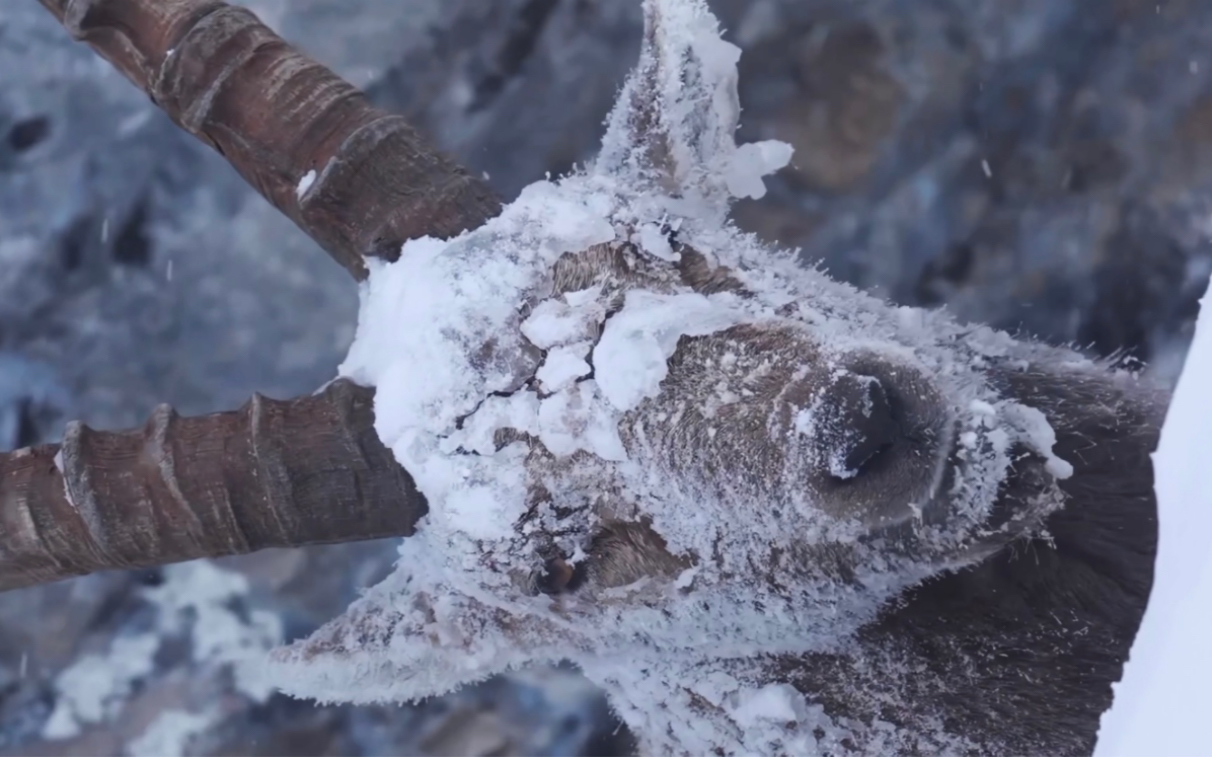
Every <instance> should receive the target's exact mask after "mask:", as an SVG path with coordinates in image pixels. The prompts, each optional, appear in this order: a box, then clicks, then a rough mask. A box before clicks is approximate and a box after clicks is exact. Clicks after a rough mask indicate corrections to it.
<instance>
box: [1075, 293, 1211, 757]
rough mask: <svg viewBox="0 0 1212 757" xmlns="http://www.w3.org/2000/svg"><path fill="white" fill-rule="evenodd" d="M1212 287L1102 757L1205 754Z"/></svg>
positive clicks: (1163, 471)
mask: <svg viewBox="0 0 1212 757" xmlns="http://www.w3.org/2000/svg"><path fill="white" fill-rule="evenodd" d="M1209 386H1212V285H1210V291H1209V294H1205V295H1204V297H1203V300H1201V308H1200V315H1199V320H1198V322H1197V324H1196V327H1195V337H1194V339H1193V340H1192V342H1191V347H1190V350H1189V351H1188V353H1187V361H1186V365H1185V366H1184V367H1183V371H1182V374H1181V376H1180V377H1179V379H1178V385H1177V387H1176V388H1175V390H1174V395H1173V397H1172V398H1171V401H1170V407H1169V409H1168V410H1167V412H1166V420H1165V423H1164V425H1163V426H1162V432H1161V439H1160V441H1159V442H1158V447H1157V452H1155V453H1154V455H1153V469H1154V475H1155V483H1154V488H1155V489H1156V491H1157V509H1158V550H1157V562H1156V564H1155V567H1154V576H1153V590H1152V592H1151V593H1150V595H1149V605H1148V608H1147V609H1146V611H1145V616H1144V619H1143V620H1142V622H1141V625H1140V630H1139V632H1138V633H1137V635H1136V641H1135V643H1133V645H1132V652H1131V654H1130V655H1129V658H1128V663H1127V664H1126V665H1125V666H1124V675H1123V678H1122V680H1120V682H1119V683H1116V684H1114V685H1113V690H1114V692H1115V699H1114V702H1113V704H1112V706H1111V709H1110V710H1108V711H1107V712H1105V713H1103V716H1102V720H1101V723H1100V728H1099V734H1098V743H1097V745H1096V747H1095V750H1094V753H1095V755H1097V756H1098V757H1115V756H1117V755H1123V756H1124V757H1131V756H1132V755H1140V754H1149V755H1157V756H1158V757H1181V756H1182V755H1191V754H1206V753H1207V752H1208V743H1209V739H1208V728H1207V715H1208V710H1209V707H1210V706H1212V697H1209V695H1208V689H1207V681H1208V680H1209V678H1210V677H1212V656H1210V655H1209V654H1208V640H1207V631H1208V628H1209V627H1212V564H1209V561H1208V556H1209V555H1212V403H1209V401H1208V387H1209Z"/></svg>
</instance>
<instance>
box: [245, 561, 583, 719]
mask: <svg viewBox="0 0 1212 757" xmlns="http://www.w3.org/2000/svg"><path fill="white" fill-rule="evenodd" d="M405 544H406V545H407V544H408V543H407V542H406V543H405ZM404 555H405V556H404V558H403V559H408V558H409V557H416V555H415V554H410V553H408V552H407V551H406V550H405V551H404ZM430 559H431V560H432V559H433V557H432V555H431V556H430ZM411 573H412V571H409V570H407V569H406V568H405V567H404V566H402V565H401V566H397V569H396V573H394V574H393V575H391V576H389V577H388V578H387V579H385V580H384V581H383V582H382V583H380V584H377V585H375V586H373V587H371V588H370V589H369V590H367V592H366V593H365V594H364V595H363V596H362V597H361V598H360V599H358V600H357V601H355V602H354V603H353V604H352V605H350V607H349V608H348V609H347V610H346V611H345V612H344V614H342V615H341V616H339V617H337V618H335V619H333V620H331V621H329V622H328V623H326V624H325V625H323V626H321V627H320V628H319V629H317V630H316V631H315V632H313V633H312V634H311V635H310V636H308V637H306V638H303V639H300V640H298V641H295V642H293V643H291V644H288V645H287V646H284V647H279V648H277V649H275V650H273V651H272V652H271V653H270V655H269V658H268V659H267V660H264V661H263V662H262V663H261V666H260V668H259V669H257V668H254V669H253V670H252V671H251V672H250V674H251V675H254V676H258V675H259V676H261V677H263V678H264V679H265V680H267V681H270V682H272V683H273V684H274V685H276V686H277V687H278V688H279V689H281V690H282V691H283V692H284V693H286V694H289V695H292V696H297V697H308V698H314V699H317V700H319V701H321V702H328V701H338V702H349V703H354V704H366V703H371V702H405V701H416V700H418V699H423V698H425V697H430V696H435V695H441V694H445V693H447V692H449V691H453V690H454V689H457V688H459V687H460V686H463V685H465V684H468V683H473V682H476V681H480V680H483V679H485V678H488V677H490V676H493V675H497V674H499V673H503V672H505V671H507V670H509V669H511V668H517V667H522V666H523V665H526V664H529V663H531V662H548V661H551V662H555V661H558V660H560V659H562V658H563V657H566V656H568V655H569V654H570V653H571V651H572V650H571V649H569V648H568V645H567V642H568V641H569V639H570V635H569V634H567V633H563V632H561V628H560V627H558V626H553V625H552V624H551V623H550V622H546V621H545V620H544V619H543V618H542V616H541V615H540V614H538V613H525V612H522V613H520V614H514V613H512V612H510V611H509V610H508V609H504V608H501V607H494V606H492V605H490V604H486V603H484V602H481V601H480V600H479V599H477V598H476V597H474V596H469V595H468V594H464V593H463V592H461V591H459V590H458V589H457V588H456V587H453V586H450V585H447V584H439V585H438V586H437V587H436V588H435V589H434V590H432V591H426V592H418V591H415V590H414V587H413V585H412V579H411ZM544 601H545V600H544V599H537V600H536V602H544Z"/></svg>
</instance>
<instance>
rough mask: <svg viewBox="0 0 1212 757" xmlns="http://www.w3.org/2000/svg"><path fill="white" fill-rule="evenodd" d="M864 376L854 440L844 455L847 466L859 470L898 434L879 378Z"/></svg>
mask: <svg viewBox="0 0 1212 757" xmlns="http://www.w3.org/2000/svg"><path fill="white" fill-rule="evenodd" d="M864 378H865V379H866V383H867V391H866V397H865V398H864V400H863V404H862V406H861V407H860V408H859V412H858V414H857V415H856V416H855V418H854V443H853V446H852V447H851V449H850V452H849V453H848V454H847V455H846V467H847V468H850V469H851V470H861V469H862V467H863V466H864V465H865V464H866V463H867V462H869V461H870V460H872V459H873V458H874V457H875V456H876V455H878V454H879V453H881V452H883V451H884V450H886V449H888V448H889V447H891V446H892V445H893V443H894V442H895V441H896V438H897V436H898V435H899V434H900V426H899V424H898V423H897V422H896V417H895V416H894V415H893V413H892V403H891V402H889V401H888V393H887V392H885V391H884V385H883V384H881V383H880V382H879V380H878V379H874V378H868V377H864Z"/></svg>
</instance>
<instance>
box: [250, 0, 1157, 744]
mask: <svg viewBox="0 0 1212 757" xmlns="http://www.w3.org/2000/svg"><path fill="white" fill-rule="evenodd" d="M644 7H645V12H646V19H647V26H646V36H645V46H644V52H643V55H642V57H641V61H640V65H639V66H638V68H637V71H636V73H635V74H634V75H633V76H632V78H631V79H630V80H629V82H628V84H627V85H626V87H625V88H624V91H623V93H622V96H621V98H620V105H619V107H618V108H616V110H615V112H614V113H613V114H612V116H611V119H610V128H609V132H608V134H607V137H606V140H605V144H604V147H603V151H602V154H601V157H600V158H599V160H598V162H597V164H596V165H595V166H594V167H593V168H592V169H590V170H587V171H585V172H582V173H578V174H575V175H573V176H570V177H566V178H565V179H562V180H561V181H559V182H554V183H553V182H539V183H537V184H535V185H533V186H531V187H528V188H527V190H526V191H524V192H523V193H522V196H521V197H520V198H519V199H518V200H517V201H516V202H515V203H513V204H511V205H510V206H508V207H507V208H505V209H504V211H503V212H502V214H501V216H500V217H498V218H497V219H494V220H493V221H491V222H489V223H488V224H486V225H485V226H484V227H482V228H480V229H477V230H474V231H472V232H469V233H467V234H464V235H463V236H461V237H459V238H457V239H454V240H451V241H449V242H443V241H439V240H433V239H423V240H415V241H413V242H410V243H408V244H407V245H405V248H404V250H403V254H402V255H401V258H400V260H399V261H398V262H397V263H393V264H390V265H384V264H378V265H372V272H371V276H370V279H369V281H368V282H367V284H366V287H365V289H364V291H363V302H362V311H361V314H360V318H359V329H358V336H357V339H356V340H355V343H354V345H353V347H352V348H351V350H350V355H349V358H348V359H347V361H346V363H345V364H344V365H343V366H342V372H343V374H344V375H346V376H349V377H351V378H353V379H355V380H357V381H360V382H363V383H366V384H369V385H372V386H375V387H376V399H375V410H376V431H377V432H378V434H379V436H380V438H381V439H382V440H383V442H384V443H385V444H386V445H388V447H389V448H390V449H391V450H392V452H393V454H394V455H395V457H396V459H397V460H399V461H400V463H401V464H402V465H403V466H404V467H405V468H406V469H407V470H408V472H409V473H410V474H411V475H412V477H413V478H414V479H415V481H416V484H417V487H418V489H419V490H420V491H421V492H422V493H424V495H425V496H426V497H427V499H428V500H429V504H430V510H429V514H428V515H427V517H426V519H425V521H424V522H423V523H422V524H421V527H420V528H419V529H418V533H417V534H416V536H414V537H411V538H409V539H407V540H405V542H404V543H403V545H402V546H401V553H400V554H401V558H400V562H399V565H398V566H397V569H396V571H395V573H394V574H393V575H392V576H391V577H389V578H388V579H387V580H386V581H384V582H383V583H382V584H380V585H378V586H376V587H374V588H372V589H371V590H370V591H368V592H367V594H366V596H364V597H363V598H362V599H361V600H359V601H358V602H357V603H355V604H354V606H352V607H351V608H350V609H349V611H347V613H346V614H345V615H344V616H342V617H341V618H339V619H337V620H335V621H333V622H332V623H330V624H328V625H327V626H325V627H324V628H323V629H321V630H320V631H319V632H317V633H316V634H315V635H313V636H312V637H311V638H310V639H306V640H303V641H301V642H298V643H296V644H294V645H292V646H291V647H288V648H286V649H284V650H282V651H280V652H279V653H278V654H277V655H276V657H275V660H274V662H273V664H272V665H271V673H272V674H273V676H274V678H275V680H276V681H277V683H279V684H280V685H281V687H282V688H283V689H285V690H287V691H289V692H291V693H296V694H300V695H308V696H313V697H316V698H320V699H325V700H341V701H354V702H362V701H382V700H391V699H397V700H399V699H415V698H419V697H424V696H429V695H432V694H438V693H442V692H445V691H449V690H450V689H452V688H454V687H457V686H459V685H461V684H463V683H465V682H468V681H473V680H477V679H481V678H484V677H487V676H489V675H492V674H495V673H498V672H501V671H504V670H508V669H510V668H512V667H517V666H520V665H525V664H529V663H534V662H552V661H558V660H571V661H573V662H575V663H577V664H578V665H580V666H581V668H582V670H584V671H585V673H586V675H588V676H589V677H590V678H591V679H593V680H594V681H596V682H598V683H599V684H601V685H602V686H603V687H605V688H606V690H607V692H608V694H609V695H610V698H611V702H612V704H613V705H614V706H615V707H616V709H617V710H618V711H619V713H620V715H621V716H622V717H623V718H624V720H625V721H626V722H627V724H628V725H629V726H631V728H632V729H633V730H634V731H635V732H636V734H637V736H638V737H639V739H640V742H641V745H642V751H643V753H645V754H654V755H656V754H661V755H665V754H668V755H673V754H695V755H697V754H708V753H715V754H721V755H725V754H727V755H732V754H737V755H740V754H753V755H770V756H773V755H782V754H805V755H807V754H814V753H816V754H840V753H843V752H847V751H853V750H857V751H859V752H860V753H866V754H887V753H900V752H913V751H917V752H922V753H935V752H939V751H960V752H964V751H972V752H975V753H980V754H986V753H1018V752H1021V751H1037V749H1036V748H1037V747H1039V748H1040V750H1042V751H1052V750H1056V751H1068V750H1071V749H1073V748H1085V747H1088V746H1089V743H1090V739H1091V738H1092V734H1093V730H1092V726H1093V724H1096V722H1097V715H1098V711H1099V709H1100V708H1101V707H1102V706H1103V705H1104V704H1105V702H1106V696H1107V687H1108V685H1109V683H1110V681H1111V680H1113V679H1114V678H1117V677H1118V674H1119V670H1120V664H1121V663H1122V658H1123V654H1124V652H1125V651H1126V649H1127V645H1128V644H1129V643H1130V641H1131V637H1132V635H1133V633H1134V631H1135V628H1136V624H1137V623H1138V622H1139V619H1140V613H1141V610H1142V608H1143V600H1144V596H1145V593H1146V589H1147V586H1148V565H1147V560H1148V557H1149V555H1151V550H1152V541H1151V539H1152V537H1151V536H1150V533H1151V532H1150V531H1149V530H1148V529H1146V528H1144V525H1149V524H1151V523H1152V521H1151V520H1150V518H1151V517H1152V509H1151V508H1152V506H1153V500H1152V493H1151V489H1150V486H1149V483H1150V481H1149V469H1148V460H1147V456H1146V455H1147V452H1148V450H1149V449H1151V448H1152V443H1153V439H1154V438H1155V435H1156V429H1157V426H1158V423H1159V421H1160V406H1161V400H1160V399H1158V398H1157V397H1156V396H1155V395H1154V394H1153V393H1152V390H1150V389H1149V388H1148V387H1147V386H1145V385H1144V383H1143V380H1142V379H1140V378H1139V377H1137V376H1134V375H1131V374H1129V373H1127V372H1125V371H1120V370H1113V369H1111V368H1109V367H1108V366H1105V365H1099V364H1095V363H1093V362H1091V361H1089V360H1086V359H1085V358H1084V357H1082V356H1080V355H1078V354H1076V353H1074V352H1070V351H1066V350H1060V349H1054V348H1050V347H1044V346H1040V345H1035V344H1031V343H1027V342H1019V341H1015V340H1013V339H1011V338H1010V337H1009V336H1007V335H1006V334H1002V333H998V332H994V331H992V330H990V329H988V328H985V327H971V326H965V325H962V324H958V323H955V322H954V321H953V320H952V319H951V318H950V317H949V316H947V315H946V314H943V313H931V312H925V311H921V310H916V309H912V308H898V307H895V306H892V305H889V304H888V303H885V302H882V301H879V300H876V299H874V298H871V297H869V296H866V295H864V294H862V293H860V292H858V291H856V290H854V289H853V288H851V287H848V286H846V285H843V284H839V283H837V282H834V281H832V280H830V279H829V278H828V277H827V276H825V275H824V274H822V273H821V272H820V271H815V270H805V269H803V268H800V267H798V266H797V265H796V264H795V261H794V259H793V257H792V256H791V255H788V254H785V253H776V252H774V251H771V250H768V249H766V248H764V247H763V246H761V245H760V244H759V243H758V242H757V240H755V239H754V238H752V237H750V236H747V235H744V234H742V233H740V232H739V231H737V230H736V229H735V228H734V227H733V226H731V225H730V224H729V223H728V222H727V213H728V209H729V205H730V203H731V201H732V200H733V199H735V198H737V197H742V196H759V195H760V194H761V193H762V191H764V187H763V184H762V176H763V175H765V174H767V173H770V172H771V171H773V170H777V169H778V168H780V167H782V166H783V165H785V164H786V162H787V160H788V158H789V157H790V153H789V148H787V147H786V146H785V145H780V144H778V143H760V144H757V145H743V146H740V147H738V146H736V145H735V143H734V142H733V134H734V132H735V128H736V123H737V118H738V117H739V111H738V109H737V99H736V91H735V85H736V65H735V64H736V59H737V57H738V56H739V50H737V49H736V48H735V47H733V46H732V45H729V44H728V43H725V42H723V41H722V40H721V39H720V37H719V33H718V28H717V25H716V22H715V19H714V17H712V16H711V15H710V13H709V12H708V11H707V9H706V7H705V6H704V5H703V3H702V0H645V3H644ZM1142 429H1145V430H1142ZM1087 445H1093V446H1091V447H1088V446H1087ZM1108 473H1110V474H1113V475H1114V476H1118V477H1121V478H1112V477H1110V476H1108V475H1106V474H1108ZM1123 477H1126V480H1125V479H1124V478H1123ZM1133 518H1138V519H1141V520H1142V524H1143V525H1140V526H1138V527H1133V528H1128V529H1127V530H1126V531H1123V532H1120V531H1116V530H1115V527H1116V526H1117V525H1121V524H1120V523H1118V522H1117V519H1118V520H1122V521H1123V524H1127V523H1131V522H1132V519H1133ZM1117 539H1121V540H1127V541H1125V542H1117V541H1116V540H1117ZM1124 544H1128V545H1129V547H1130V548H1129V551H1128V552H1126V553H1122V554H1121V553H1116V554H1113V555H1103V554H1102V547H1103V546H1104V545H1106V546H1107V547H1108V549H1110V548H1111V547H1112V545H1114V546H1115V548H1116V549H1124V546H1123V545H1124ZM1130 555H1135V556H1136V557H1137V562H1132V560H1131V559H1129V556H1130ZM1032 566H1034V568H1033V567H1032ZM1048 566H1055V569H1054V570H1052V572H1050V573H1049V572H1048V571H1049V569H1050V568H1049V567H1048ZM1116 592H1118V593H1116ZM1066 655H1069V656H1066ZM1099 655H1101V657H1100V656H1099ZM1053 658H1056V659H1053ZM1061 658H1063V659H1061ZM1014 660H1024V661H1025V662H1024V664H1023V665H1022V666H1021V667H1020V666H1017V665H1015V664H1013V661H1014ZM1070 673H1072V675H1069V674H1070ZM1033 682H1038V683H1039V685H1038V687H1035V684H1034V683H1033ZM961 692H966V693H963V694H962V693H961ZM1062 699H1063V700H1064V701H1063V702H1062V701H1060V700H1062Z"/></svg>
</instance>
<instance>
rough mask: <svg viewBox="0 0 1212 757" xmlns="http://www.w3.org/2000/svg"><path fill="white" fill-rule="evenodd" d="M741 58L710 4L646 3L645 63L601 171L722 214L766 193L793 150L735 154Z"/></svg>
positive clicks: (606, 144)
mask: <svg viewBox="0 0 1212 757" xmlns="http://www.w3.org/2000/svg"><path fill="white" fill-rule="evenodd" d="M740 57H741V50H740V48H739V47H737V46H736V45H734V44H732V43H731V42H727V41H725V40H724V39H722V38H721V37H720V30H719V22H718V21H717V20H716V18H715V16H713V15H712V14H711V11H709V10H708V9H707V6H706V4H705V3H704V2H703V0H644V42H643V47H642V49H641V52H640V61H639V64H638V65H637V66H636V68H635V70H634V71H633V72H632V74H631V76H630V77H629V78H628V79H627V82H626V84H625V85H624V86H623V92H622V93H621V95H620V97H619V101H618V104H617V105H616V106H615V109H614V111H612V113H611V114H610V117H609V119H608V122H607V123H608V129H607V133H606V137H605V138H604V139H603V144H602V152H601V154H600V156H599V158H598V161H597V164H596V170H597V172H598V173H604V174H614V175H620V176H625V177H627V178H630V179H639V180H643V181H646V182H649V183H652V184H654V185H655V186H656V187H657V188H658V189H659V190H661V192H662V193H663V194H665V195H667V196H670V197H675V198H686V199H695V200H701V201H707V203H708V204H709V205H710V206H715V208H716V209H722V210H725V211H726V210H727V205H728V203H729V202H730V201H731V199H732V198H738V197H754V198H757V197H761V196H762V195H764V194H765V193H766V187H765V185H764V184H763V182H762V179H761V177H762V176H764V175H765V174H768V173H771V172H773V171H776V170H778V169H779V168H782V167H783V166H785V165H787V163H788V162H789V161H790V159H791V146H790V145H787V144H786V143H783V142H776V141H766V142H759V143H755V144H748V145H743V146H742V147H740V148H738V147H737V145H736V141H735V139H734V135H735V133H736V129H737V125H738V122H739V119H740V113H741V108H740V101H739V99H738V97H737V61H738V60H740Z"/></svg>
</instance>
